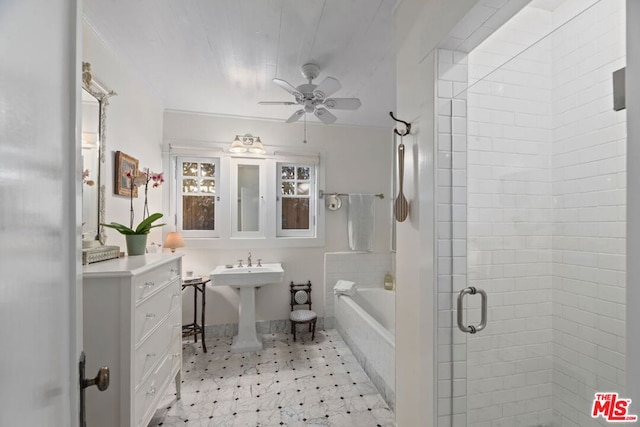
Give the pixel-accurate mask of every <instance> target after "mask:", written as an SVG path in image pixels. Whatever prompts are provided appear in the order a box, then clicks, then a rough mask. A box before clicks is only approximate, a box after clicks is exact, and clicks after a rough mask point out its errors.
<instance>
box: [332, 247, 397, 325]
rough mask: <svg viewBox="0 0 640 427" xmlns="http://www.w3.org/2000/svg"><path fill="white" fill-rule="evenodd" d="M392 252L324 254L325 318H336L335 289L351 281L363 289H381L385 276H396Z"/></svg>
mask: <svg viewBox="0 0 640 427" xmlns="http://www.w3.org/2000/svg"><path fill="white" fill-rule="evenodd" d="M391 258H392V257H391V253H390V252H326V253H325V254H324V289H325V295H324V298H325V301H324V303H325V318H327V319H329V323H331V322H332V320H331V319H333V318H334V300H333V287H334V286H335V284H336V282H337V281H338V280H350V281H352V282H355V283H356V286H358V287H361V288H381V287H383V286H384V276H385V274H387V273H391V274H394V271H393V268H392V267H393V265H392V260H391Z"/></svg>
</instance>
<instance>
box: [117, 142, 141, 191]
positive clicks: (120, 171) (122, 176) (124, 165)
mask: <svg viewBox="0 0 640 427" xmlns="http://www.w3.org/2000/svg"><path fill="white" fill-rule="evenodd" d="M115 166H116V170H115V173H114V174H113V176H114V177H115V183H114V187H113V190H114V193H115V194H118V195H120V196H127V197H131V181H132V179H131V178H130V177H128V176H127V173H128V172H131V176H133V177H135V176H136V175H137V174H138V159H136V158H133V157H131V156H130V155H128V154H125V153H123V152H122V151H116V162H115ZM133 197H138V187H134V188H133Z"/></svg>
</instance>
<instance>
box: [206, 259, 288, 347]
mask: <svg viewBox="0 0 640 427" xmlns="http://www.w3.org/2000/svg"><path fill="white" fill-rule="evenodd" d="M209 277H210V278H211V286H214V287H215V286H231V287H232V288H238V289H239V290H240V305H239V307H238V311H239V316H238V317H239V320H238V335H236V336H235V337H233V344H232V345H231V351H232V352H233V353H243V352H245V351H258V350H262V340H261V339H260V337H259V336H258V334H257V332H256V288H257V287H259V286H265V285H273V284H278V283H282V278H283V277H284V270H283V269H282V265H281V264H280V263H274V264H263V265H262V266H260V267H231V268H229V267H227V266H224V265H219V266H217V267H216V268H215V269H214V270H213V271H212V272H211V273H209Z"/></svg>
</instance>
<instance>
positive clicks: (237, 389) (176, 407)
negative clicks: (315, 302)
mask: <svg viewBox="0 0 640 427" xmlns="http://www.w3.org/2000/svg"><path fill="white" fill-rule="evenodd" d="M301 335H302V336H301V337H300V338H299V339H298V341H297V342H295V343H294V342H293V340H292V337H291V335H289V334H282V333H276V334H264V335H263V341H264V349H263V350H261V351H258V352H250V353H243V354H234V353H231V350H230V347H231V340H232V338H214V339H209V340H207V349H208V350H209V352H208V353H203V352H202V346H201V344H199V343H193V342H185V343H184V344H183V374H182V399H180V400H177V399H176V397H175V393H174V391H175V390H173V389H172V388H170V389H169V393H168V394H167V395H166V396H165V397H164V398H163V400H162V402H161V404H160V406H159V407H158V409H157V411H156V413H155V414H154V417H153V419H152V420H151V423H150V424H149V426H150V427H156V426H163V427H166V426H178V425H179V426H198V427H226V426H229V427H235V426H241V427H250V426H258V427H263V426H268V427H280V426H293V427H298V426H300V427H303V426H345V427H360V426H363V427H376V426H384V427H392V426H395V421H394V419H395V416H394V414H393V412H392V411H391V410H390V409H389V407H388V406H387V405H386V403H385V402H384V400H383V399H382V397H381V396H380V395H379V394H378V392H377V390H376V388H375V386H374V385H373V383H372V382H371V381H370V380H369V378H368V377H367V375H366V374H365V372H364V370H363V369H362V368H361V367H360V365H359V364H358V362H357V361H356V359H355V357H354V356H353V354H351V351H350V350H349V348H348V347H347V346H346V344H345V343H344V341H343V340H342V338H341V337H340V335H339V334H338V333H337V331H335V330H327V331H317V332H316V339H315V340H313V341H311V340H310V336H308V337H307V336H305V334H301Z"/></svg>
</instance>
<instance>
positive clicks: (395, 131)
mask: <svg viewBox="0 0 640 427" xmlns="http://www.w3.org/2000/svg"><path fill="white" fill-rule="evenodd" d="M389 115H390V116H391V118H392V119H393V120H395V121H396V122H400V123H402V124H404V125H405V127H406V130H405V131H404V132H402V133H401V132H399V131H398V129H396V128H393V132H394V133H395V134H396V135H399V136H406V135H409V134H410V133H411V123H407V122H405V121H404V120H400V119H397V118H396V117H395V116H394V115H393V111H389Z"/></svg>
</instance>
